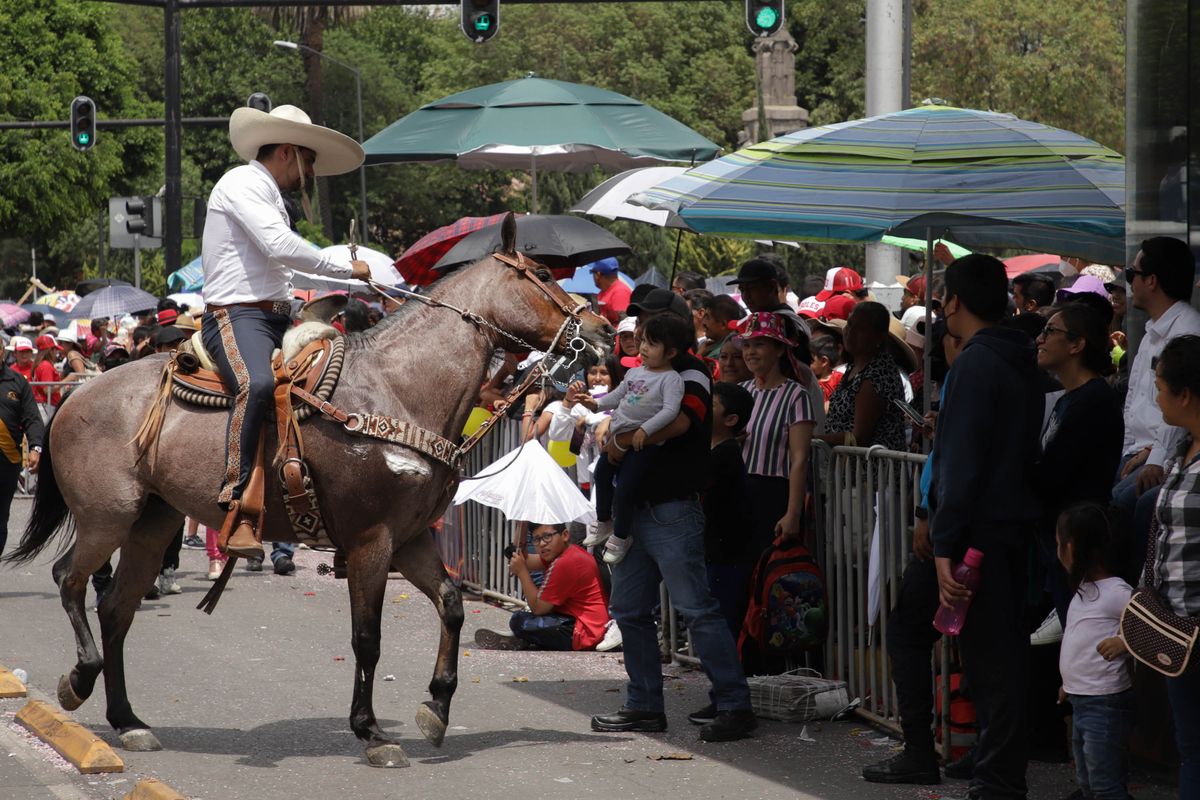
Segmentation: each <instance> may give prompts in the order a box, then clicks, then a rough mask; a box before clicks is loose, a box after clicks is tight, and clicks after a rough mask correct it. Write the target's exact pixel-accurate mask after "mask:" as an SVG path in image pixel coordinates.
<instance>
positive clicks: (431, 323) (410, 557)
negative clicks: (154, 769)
mask: <svg viewBox="0 0 1200 800" xmlns="http://www.w3.org/2000/svg"><path fill="white" fill-rule="evenodd" d="M503 229H504V233H503V244H502V246H501V251H500V253H501V255H503V254H512V253H514V252H515V251H514V248H513V240H514V233H515V226H514V224H513V222H512V217H511V215H510V216H509V217H508V218H507V219H506V221H505V223H504V225H503ZM527 263H528V262H526V261H523V260H518V259H515V258H510V259H507V260H503V259H501V258H500V257H498V256H497V255H491V256H488V257H486V258H484V259H482V260H481V261H479V262H476V263H475V264H473V265H471V266H470V267H467V268H463V269H461V270H459V271H457V272H454V273H451V274H450V275H448V276H446V277H443V278H440V279H439V280H438V281H437V282H435V283H434V285H433V287H432V290H431V292H430V295H429V298H430V300H431V301H433V302H432V304H426V303H421V302H417V301H416V300H409V301H408V302H407V303H405V304H404V306H402V307H401V308H400V309H399V310H398V311H396V312H395V313H393V314H390V315H388V316H386V317H385V318H384V319H383V320H382V321H381V322H380V323H379V324H378V325H376V326H375V327H374V328H372V329H370V330H368V331H365V332H362V333H358V334H354V335H351V336H349V337H347V340H346V348H345V361H344V365H343V368H342V373H341V378H340V381H339V382H338V384H337V387H336V389H335V391H334V394H333V396H332V397H331V398H330V402H333V403H336V404H337V405H338V406H339V407H341V408H343V409H346V410H349V411H355V412H360V413H375V414H381V415H385V416H387V417H394V418H398V419H402V420H407V421H409V422H410V423H412V424H415V425H419V426H421V427H422V428H425V429H426V430H428V431H432V432H434V433H437V434H440V435H441V436H443V437H446V438H447V439H449V440H451V441H457V440H458V438H459V436H460V434H461V432H462V430H463V426H464V424H465V423H466V420H467V417H468V415H469V414H470V412H471V409H472V407H474V405H475V403H476V399H477V397H478V393H479V387H480V386H481V385H482V383H483V381H484V378H485V373H486V370H487V366H488V363H489V360H490V358H491V356H492V354H493V352H494V351H495V350H496V349H497V348H501V349H505V350H509V351H512V350H515V349H520V346H521V345H529V346H532V347H534V348H537V349H540V350H552V349H553V350H557V351H560V352H563V353H564V354H567V353H575V354H576V355H577V356H581V357H583V358H584V359H585V361H587V362H591V360H592V359H593V358H595V359H599V358H602V357H603V355H604V353H605V352H606V350H607V348H608V347H609V346H610V343H611V342H612V336H613V331H612V328H611V326H610V325H609V324H608V322H607V321H606V320H604V319H603V318H602V317H600V316H597V315H596V314H593V313H591V312H590V311H584V310H582V307H577V306H576V305H575V304H574V302H573V301H572V300H571V298H570V297H569V295H567V294H566V293H565V292H563V290H562V289H561V288H560V287H559V286H558V285H557V284H555V283H554V282H553V280H550V279H549V278H550V276H549V274H548V273H546V272H543V271H536V272H535V271H533V270H531V269H527V268H526V267H525V265H526V264H527ZM533 266H536V264H535V265H533ZM459 312H462V313H459ZM564 332H566V333H565V334H564ZM568 340H570V341H568ZM572 348H574V349H572ZM164 361H165V357H163V356H156V357H149V358H146V359H143V360H140V361H135V362H131V363H129V364H126V365H122V366H121V367H119V368H117V369H114V370H112V371H110V372H106V373H104V374H102V375H101V376H99V377H97V378H95V379H92V380H90V381H88V382H86V383H85V384H83V385H82V386H80V387H79V388H78V389H77V390H75V392H74V393H73V394H72V395H71V396H70V397H69V398H68V399H67V401H66V402H64V403H63V405H62V407H61V408H60V409H59V411H58V413H57V414H56V415H55V416H54V418H53V420H52V422H51V425H50V428H49V431H48V434H47V437H46V438H47V442H48V446H47V447H46V450H45V452H44V453H43V458H42V462H41V469H40V476H39V480H38V487H37V494H36V496H35V500H34V507H33V513H32V517H31V519H30V522H29V525H28V527H27V529H26V530H25V532H24V535H23V538H22V540H21V542H20V545H19V546H18V547H17V549H16V550H15V551H13V552H12V553H10V555H9V556H8V557H7V559H6V560H7V561H9V562H12V563H23V562H29V561H30V560H32V559H33V558H34V557H35V556H37V555H38V553H39V552H41V551H42V550H43V549H44V548H45V547H46V546H47V545H48V544H49V543H50V541H51V540H52V539H53V538H54V537H55V536H56V535H57V534H58V533H59V531H60V530H62V529H63V528H65V527H69V525H70V523H71V521H72V520H73V523H74V543H73V544H70V541H71V540H70V539H69V538H66V539H65V541H64V543H63V545H62V547H63V548H64V549H65V554H64V555H63V556H62V557H61V558H59V560H58V561H57V563H56V564H55V565H54V568H53V576H54V579H55V581H56V582H57V583H58V585H59V587H60V594H61V598H62V604H63V608H64V609H65V610H66V613H67V616H68V617H69V619H70V621H71V625H72V627H73V628H74V632H75V640H76V646H77V647H76V649H77V663H76V664H75V666H74V667H73V668H72V669H71V671H70V673H69V674H65V675H63V676H62V677H61V678H60V680H59V685H58V700H59V703H60V704H61V705H62V707H63V708H65V709H67V710H73V709H75V708H78V707H79V706H80V705H81V704H82V703H83V702H84V701H85V700H87V699H88V697H89V696H90V695H91V694H92V691H93V689H94V687H95V684H96V679H97V677H98V676H99V675H100V674H101V672H103V674H104V688H105V694H106V700H107V710H106V718H107V720H108V722H109V724H110V725H112V727H113V728H114V730H115V731H116V732H117V734H118V735H119V737H120V741H121V744H122V747H124V748H125V749H127V750H134V751H137V750H158V749H161V746H162V745H161V744H160V742H159V741H158V739H157V737H156V736H155V735H154V733H153V732H152V730H151V729H150V726H149V725H147V724H146V723H145V722H143V721H142V720H141V719H140V718H139V717H138V716H137V715H136V714H134V712H133V708H132V706H131V704H130V701H129V697H128V693H127V691H126V686H125V671H124V655H123V652H122V648H123V644H124V641H125V636H126V634H127V632H128V631H129V627H130V625H131V624H132V621H133V616H134V612H135V611H136V609H137V607H138V604H139V601H140V600H141V598H142V596H143V595H144V594H145V593H146V591H147V590H148V589H149V588H150V586H151V584H152V583H153V582H154V580H155V578H156V576H157V574H158V572H159V567H160V565H161V563H162V558H163V553H164V551H165V550H166V548H167V545H168V544H169V542H170V540H171V538H172V536H173V534H174V533H175V532H176V531H177V530H178V529H179V526H180V524H181V523H182V521H183V518H184V516H185V515H186V516H189V517H191V518H193V519H197V520H199V521H200V522H202V523H204V524H205V525H208V526H210V527H219V526H220V525H221V522H222V520H223V518H224V515H225V512H224V511H223V510H222V509H221V508H220V507H219V506H218V505H217V504H216V489H217V487H218V486H219V484H220V476H221V474H222V472H223V470H224V463H223V461H224V459H223V457H222V456H223V453H222V448H221V447H220V446H219V443H220V442H222V441H223V440H224V437H225V433H226V423H227V415H228V413H229V412H228V411H227V410H222V409H204V408H200V407H193V406H184V405H181V404H179V403H178V402H174V401H173V402H172V404H171V405H170V406H169V408H168V410H167V413H166V415H165V418H164V420H163V422H162V428H161V431H160V433H159V441H158V446H157V447H156V448H154V449H153V450H152V451H150V452H148V453H147V455H146V457H145V458H140V459H139V452H138V449H137V447H136V446H135V445H134V444H133V441H132V440H133V439H134V438H135V433H136V432H137V431H138V428H139V424H140V423H141V422H142V420H143V418H144V417H145V415H146V413H147V410H148V409H149V408H150V406H151V405H152V403H153V402H154V399H155V396H156V394H157V392H158V389H157V387H158V386H159V383H160V379H161V377H162V373H163V367H164ZM264 427H265V428H267V429H268V434H267V436H268V439H267V442H266V447H267V452H268V453H270V452H273V450H272V449H271V448H273V447H274V446H275V444H276V442H275V433H274V431H273V430H271V429H272V428H274V426H273V425H266V426H264ZM302 429H303V436H304V444H305V452H306V460H307V461H308V463H309V467H310V471H311V474H312V476H313V482H314V483H315V486H316V492H317V496H318V499H319V502H320V506H321V509H322V511H323V515H324V519H325V526H326V533H327V535H328V537H329V539H330V540H331V541H332V542H333V543H334V544H336V545H337V546H338V547H339V548H340V549H341V550H342V551H343V552H344V553H345V557H346V577H347V581H348V589H349V593H350V605H351V625H352V643H353V650H354V658H355V673H354V693H353V698H352V700H351V704H350V728H351V730H352V731H353V732H354V734H355V735H356V736H357V737H358V738H359V739H360V740H362V741H363V742H365V749H366V757H367V762H368V763H369V764H371V765H372V766H405V765H407V763H408V761H407V758H406V756H405V755H404V751H403V749H402V748H401V746H400V743H399V741H398V740H396V739H394V738H392V737H391V736H388V735H387V734H386V733H385V732H384V731H383V730H382V729H381V728H380V726H379V724H378V722H377V721H376V718H375V711H374V707H373V702H372V692H373V687H374V680H375V668H376V664H377V662H378V660H379V649H380V619H381V616H382V613H383V601H384V595H385V593H386V589H387V580H388V571H389V567H390V566H391V565H393V564H394V565H395V566H396V568H398V569H399V570H400V571H401V573H402V574H403V575H404V577H405V578H406V579H408V580H409V581H410V582H412V584H413V585H414V586H416V587H417V588H418V589H420V591H422V592H423V593H424V594H425V595H426V596H427V597H428V598H429V599H430V600H431V601H432V603H433V605H434V606H435V607H436V609H437V612H438V615H439V617H440V621H441V638H440V643H439V645H438V651H437V659H436V663H435V667H434V673H433V679H432V681H431V682H430V684H429V693H430V695H431V699H430V700H427V701H425V702H424V703H422V704H421V705H420V706H418V709H417V715H416V716H417V725H418V727H419V728H420V730H421V732H422V734H423V735H424V736H425V737H426V738H427V739H428V740H429V741H430V742H431V743H433V744H434V745H435V746H440V745H441V743H442V740H443V738H444V736H445V732H446V726H447V724H448V720H449V711H450V701H451V698H452V697H453V695H454V691H455V688H456V687H457V683H458V678H457V669H458V643H459V632H460V629H461V627H462V623H463V608H462V594H461V591H460V590H459V588H458V587H457V586H456V585H455V584H454V583H453V581H451V580H450V578H449V576H448V575H447V572H446V569H445V567H444V565H443V564H442V560H441V558H440V556H439V554H438V552H437V549H436V545H435V543H434V540H433V537H432V536H430V534H429V529H428V526H429V525H430V524H431V523H432V522H433V521H434V520H436V519H437V518H438V517H439V516H440V515H441V513H442V512H443V511H444V510H445V508H446V506H447V504H448V503H449V499H450V495H451V494H452V492H451V490H452V488H453V485H454V484H455V483H456V479H457V472H456V471H454V470H451V468H450V466H449V465H448V464H446V463H443V462H442V461H439V460H437V459H435V458H433V457H431V456H429V455H426V454H425V453H423V452H419V451H417V450H413V449H407V448H405V447H403V446H401V445H399V444H395V443H391V442H378V441H376V440H374V439H370V438H363V437H361V436H356V435H354V434H353V433H352V432H350V431H349V430H348V429H347V427H346V426H344V425H342V424H339V423H338V422H336V421H334V420H332V419H329V418H326V417H324V416H316V415H314V417H313V418H312V419H311V420H309V421H308V422H305V423H304V424H303V426H302ZM265 504H266V506H265V507H266V509H267V513H266V517H265V522H264V528H263V539H264V540H265V541H296V536H295V534H294V533H293V531H292V528H291V525H290V524H289V522H288V517H287V515H286V514H285V512H284V506H283V496H282V491H281V488H280V486H279V484H278V482H277V481H273V480H268V481H267V492H266V497H265ZM68 545H69V549H66V548H68ZM118 548H119V549H120V550H121V558H120V563H119V565H118V567H117V570H116V574H115V576H114V580H113V584H112V589H111V591H110V592H109V593H108V594H107V595H106V596H105V598H104V599H103V601H102V602H101V603H100V606H99V609H98V612H99V620H100V631H101V641H102V644H103V656H102V655H101V653H100V652H99V651H98V650H97V648H96V643H95V640H94V639H93V637H92V632H91V628H90V626H89V624H88V620H87V614H86V612H85V608H84V597H85V590H86V586H87V580H88V577H89V576H90V575H91V574H92V573H93V572H95V571H96V570H97V569H99V568H100V566H101V565H103V564H104V563H105V562H106V561H107V560H108V558H109V557H110V556H111V555H112V554H113V552H114V551H116V550H117V549H118Z"/></svg>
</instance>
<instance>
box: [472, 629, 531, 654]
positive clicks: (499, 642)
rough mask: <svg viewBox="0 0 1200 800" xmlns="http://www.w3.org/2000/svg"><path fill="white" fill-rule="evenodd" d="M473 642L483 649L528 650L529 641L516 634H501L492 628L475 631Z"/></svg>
mask: <svg viewBox="0 0 1200 800" xmlns="http://www.w3.org/2000/svg"><path fill="white" fill-rule="evenodd" d="M475 644H476V645H477V646H478V647H481V648H483V649H484V650H528V649H529V642H527V641H525V640H524V639H519V638H517V637H516V636H503V635H501V634H499V633H496V632H495V631H493V630H489V629H487V628H480V629H479V630H477V631H475Z"/></svg>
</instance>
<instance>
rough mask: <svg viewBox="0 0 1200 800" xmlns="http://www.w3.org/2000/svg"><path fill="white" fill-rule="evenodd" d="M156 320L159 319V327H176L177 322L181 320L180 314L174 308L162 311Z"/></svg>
mask: <svg viewBox="0 0 1200 800" xmlns="http://www.w3.org/2000/svg"><path fill="white" fill-rule="evenodd" d="M156 318H157V319H158V324H159V325H163V326H166V325H174V324H175V320H177V319H178V318H179V312H178V311H176V310H175V309H173V308H164V309H163V310H162V311H160V312H158V315H157V317H156Z"/></svg>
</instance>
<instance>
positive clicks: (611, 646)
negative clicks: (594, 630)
mask: <svg viewBox="0 0 1200 800" xmlns="http://www.w3.org/2000/svg"><path fill="white" fill-rule="evenodd" d="M620 646H621V627H620V626H619V625H617V621H616V620H615V619H610V620H609V621H608V627H607V628H606V629H605V630H604V638H603V639H601V640H600V644H598V645H596V649H597V650H598V651H600V652H601V653H607V652H608V651H609V650H616V649H617V648H618V647H620Z"/></svg>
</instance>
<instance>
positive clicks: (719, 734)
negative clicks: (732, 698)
mask: <svg viewBox="0 0 1200 800" xmlns="http://www.w3.org/2000/svg"><path fill="white" fill-rule="evenodd" d="M757 727H758V720H757V719H755V718H754V712H753V711H749V710H742V711H718V712H717V716H716V717H715V718H714V719H713V721H712V722H710V723H708V724H707V725H705V726H704V727H703V728H701V729H700V741H702V742H734V741H737V740H738V739H745V738H746V737H748V736H749V735H750V734H751V733H752V732H753V731H754V729H755V728H757Z"/></svg>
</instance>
